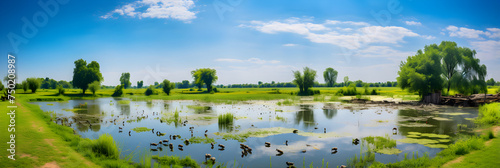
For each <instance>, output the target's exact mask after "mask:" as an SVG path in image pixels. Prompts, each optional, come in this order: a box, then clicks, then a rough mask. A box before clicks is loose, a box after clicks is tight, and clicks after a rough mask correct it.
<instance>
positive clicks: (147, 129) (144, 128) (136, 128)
mask: <svg viewBox="0 0 500 168" xmlns="http://www.w3.org/2000/svg"><path fill="white" fill-rule="evenodd" d="M132 130H133V131H135V132H146V131H151V129H149V128H147V127H135V128H134V129H132Z"/></svg>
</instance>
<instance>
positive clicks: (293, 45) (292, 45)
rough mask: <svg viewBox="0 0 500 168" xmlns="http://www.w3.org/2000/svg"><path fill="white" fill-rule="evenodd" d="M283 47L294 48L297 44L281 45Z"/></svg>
mask: <svg viewBox="0 0 500 168" xmlns="http://www.w3.org/2000/svg"><path fill="white" fill-rule="evenodd" d="M283 46H285V47H295V46H297V44H283Z"/></svg>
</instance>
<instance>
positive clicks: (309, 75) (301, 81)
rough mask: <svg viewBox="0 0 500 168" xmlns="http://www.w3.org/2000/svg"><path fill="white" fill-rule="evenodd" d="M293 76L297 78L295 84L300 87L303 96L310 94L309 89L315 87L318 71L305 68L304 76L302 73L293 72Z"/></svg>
mask: <svg viewBox="0 0 500 168" xmlns="http://www.w3.org/2000/svg"><path fill="white" fill-rule="evenodd" d="M293 75H294V77H295V80H293V82H294V83H295V84H297V86H298V87H299V92H300V93H302V94H309V88H310V87H312V86H313V85H314V80H315V78H316V71H315V70H312V69H310V68H309V67H305V68H304V74H301V73H300V71H293Z"/></svg>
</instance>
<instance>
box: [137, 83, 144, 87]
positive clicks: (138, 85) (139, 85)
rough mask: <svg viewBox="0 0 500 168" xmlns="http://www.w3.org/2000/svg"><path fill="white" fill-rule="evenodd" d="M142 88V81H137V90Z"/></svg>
mask: <svg viewBox="0 0 500 168" xmlns="http://www.w3.org/2000/svg"><path fill="white" fill-rule="evenodd" d="M142 86H144V81H137V88H139V89H140V88H142Z"/></svg>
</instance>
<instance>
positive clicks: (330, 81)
mask: <svg viewBox="0 0 500 168" xmlns="http://www.w3.org/2000/svg"><path fill="white" fill-rule="evenodd" d="M337 75H338V72H337V71H336V70H335V69H333V68H326V70H325V72H323V78H325V82H326V86H328V87H333V86H334V85H335V82H336V81H337Z"/></svg>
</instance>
